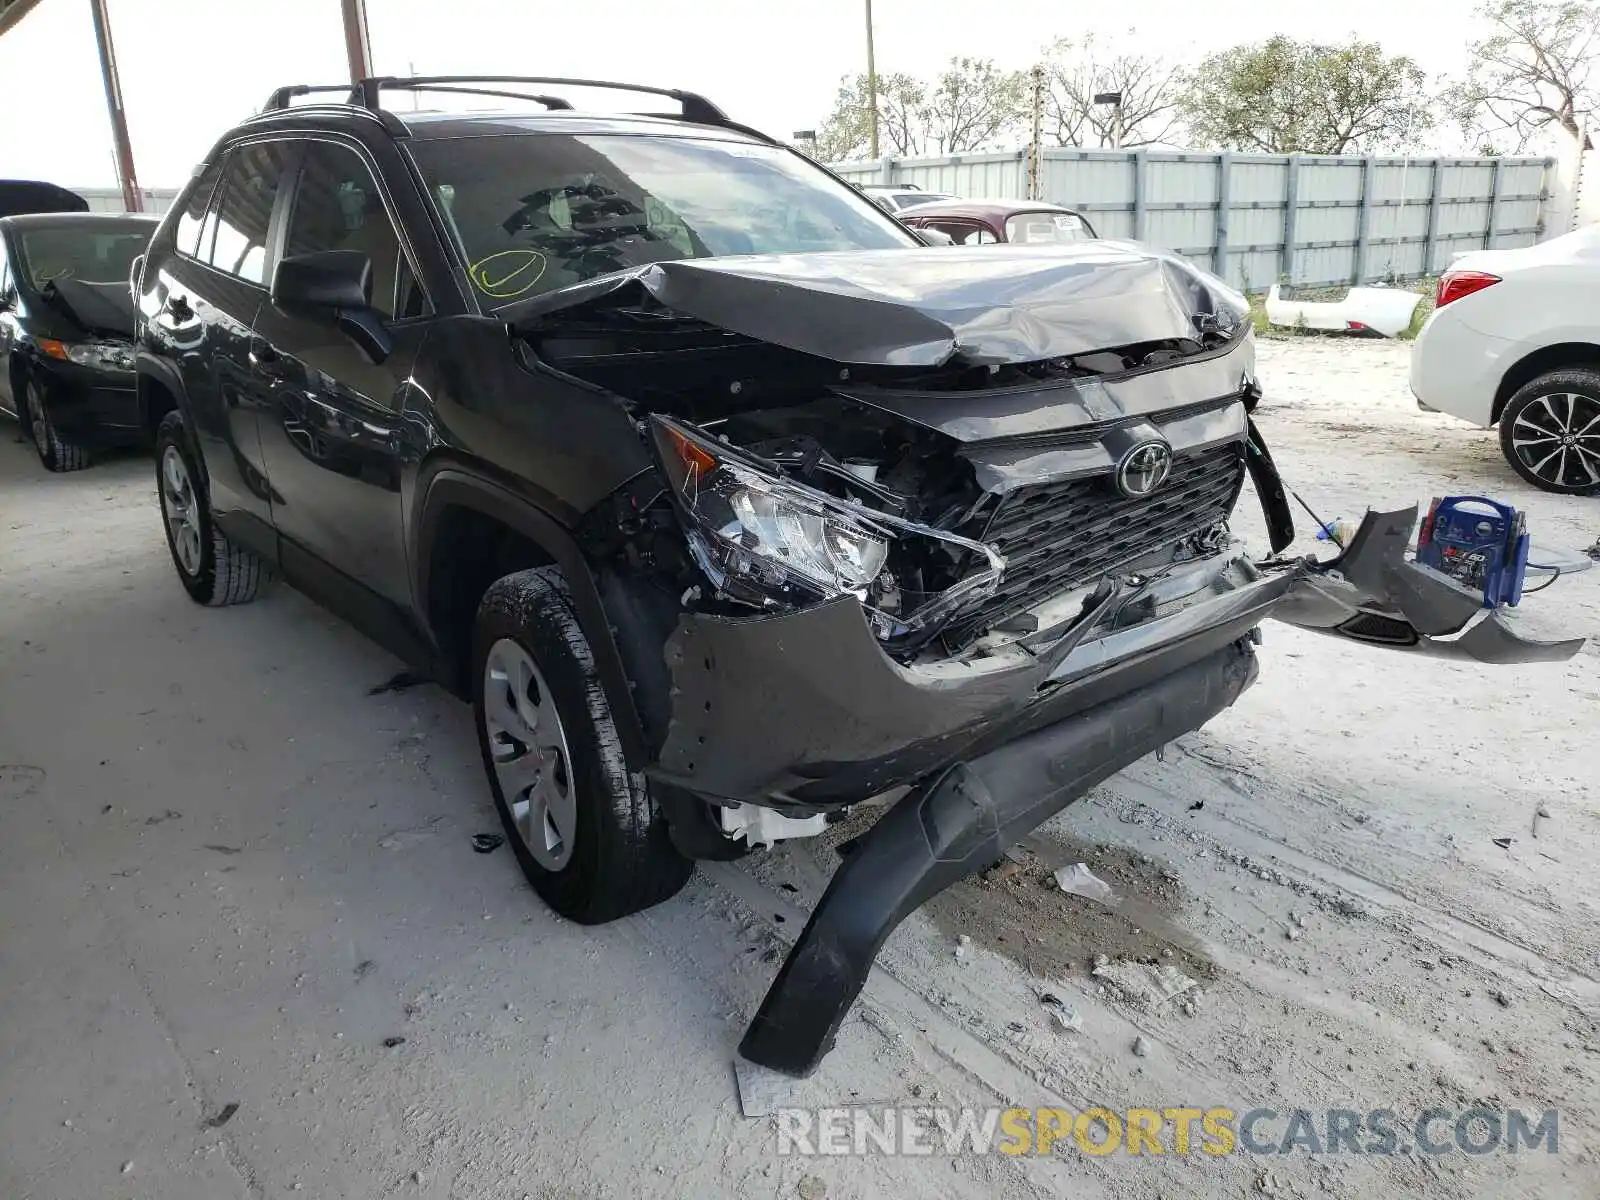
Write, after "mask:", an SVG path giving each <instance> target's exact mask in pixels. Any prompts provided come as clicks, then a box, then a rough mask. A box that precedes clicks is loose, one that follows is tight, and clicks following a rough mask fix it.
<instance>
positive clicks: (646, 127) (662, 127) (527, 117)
mask: <svg viewBox="0 0 1600 1200" xmlns="http://www.w3.org/2000/svg"><path fill="white" fill-rule="evenodd" d="M384 111H385V114H386V115H388V116H392V117H393V118H395V119H396V120H397V121H398V122H399V123H400V124H401V125H402V126H404V128H405V133H406V136H408V137H411V138H415V139H417V140H419V141H422V140H429V139H433V138H452V137H487V136H493V135H497V134H512V133H566V134H595V133H631V134H657V135H661V136H665V137H671V136H673V135H677V136H679V137H703V138H720V139H723V140H727V141H740V142H757V141H759V140H760V139H758V138H755V137H752V136H751V135H750V134H748V133H745V132H744V131H742V130H738V129H734V128H731V127H729V126H726V125H700V124H695V123H693V122H690V121H685V120H683V119H682V118H678V117H651V116H642V115H639V114H635V113H604V112H597V113H586V112H578V111H575V110H566V109H563V110H561V111H558V112H537V111H527V110H511V109H507V110H504V111H492V112H439V111H434V112H428V111H419V112H411V111H407V110H404V109H400V110H396V109H386V110H384ZM313 115H314V116H316V117H320V118H323V119H327V118H328V117H338V116H346V117H353V118H356V119H371V118H373V117H375V115H376V114H374V113H371V112H369V111H368V110H367V109H364V108H361V107H360V106H359V105H354V104H305V105H296V106H295V107H293V108H287V109H278V110H274V111H270V112H264V113H257V114H256V115H255V116H253V117H250V118H249V119H248V120H247V121H246V122H245V124H247V125H250V126H252V127H255V126H258V125H269V126H271V125H283V124H293V123H295V122H296V120H297V119H299V120H304V119H305V118H306V117H309V116H313Z"/></svg>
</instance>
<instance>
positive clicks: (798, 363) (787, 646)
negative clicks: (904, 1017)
mask: <svg viewBox="0 0 1600 1200" xmlns="http://www.w3.org/2000/svg"><path fill="white" fill-rule="evenodd" d="M513 323H514V326H515V328H516V329H517V331H518V333H519V334H520V336H521V337H522V338H523V339H524V341H525V342H526V344H527V345H528V346H529V347H530V349H531V350H532V352H533V354H534V355H535V356H536V358H537V362H538V365H539V366H540V367H541V369H546V370H554V371H557V372H559V373H560V374H562V375H563V376H564V377H566V378H567V379H569V380H576V381H578V382H580V383H581V384H583V385H584V386H587V387H589V388H594V389H599V390H602V391H604V392H606V393H608V394H610V395H612V396H614V397H615V398H616V399H617V401H618V402H619V403H621V404H623V405H625V406H626V407H627V408H628V410H629V411H630V412H631V413H632V414H633V415H634V416H635V418H636V422H637V425H638V428H639V430H640V434H641V436H642V437H644V438H646V439H647V441H648V443H649V445H650V446H651V448H652V450H653V451H654V456H655V462H656V464H657V468H658V469H657V471H656V472H655V473H654V474H652V475H651V476H650V477H648V478H641V479H640V480H637V481H636V486H633V487H631V488H629V489H627V490H626V492H625V494H623V495H620V496H619V497H618V498H617V504H616V507H615V510H614V511H609V512H607V513H605V514H602V518H603V519H601V520H600V521H598V522H597V524H598V525H599V526H601V527H603V530H604V532H603V533H601V534H597V535H596V545H603V547H604V553H605V554H606V555H607V556H609V557H611V558H612V559H614V560H615V561H616V562H617V563H618V564H620V565H621V566H620V569H623V570H626V571H628V572H631V573H633V574H634V575H636V576H640V577H648V578H649V579H651V580H652V581H654V583H655V584H656V585H657V587H658V590H659V592H660V593H661V594H663V595H667V596H670V597H672V598H674V601H675V603H674V610H673V612H672V614H671V620H670V622H668V625H667V627H668V628H669V629H670V632H669V633H667V634H666V635H665V636H664V639H663V641H662V643H660V644H659V645H658V646H656V647H655V649H654V650H652V651H651V653H658V654H659V656H660V657H663V658H664V659H665V662H666V665H667V667H668V669H669V671H670V696H669V697H666V698H663V705H662V707H664V708H665V709H666V710H667V712H668V717H667V720H666V722H665V727H664V729H662V730H661V731H660V733H661V736H659V737H658V738H657V739H656V744H655V746H654V761H653V762H652V763H651V765H650V768H649V770H650V773H651V775H652V776H653V777H654V778H655V779H656V781H657V782H658V783H660V784H663V785H667V786H668V787H669V788H671V789H675V790H677V791H680V792H683V793H689V794H692V795H694V796H697V797H700V798H702V799H703V800H705V801H706V802H708V803H709V805H710V806H712V809H713V811H715V812H717V813H719V814H720V827H721V829H722V830H723V831H724V832H725V833H728V834H730V835H732V834H738V835H739V836H741V837H742V838H744V839H745V841H746V842H747V843H748V844H757V843H766V844H770V843H771V842H772V841H774V840H777V838H779V837H782V836H798V835H803V834H808V833H815V832H818V831H819V830H820V828H821V822H822V820H823V819H824V818H825V816H826V815H827V814H829V813H831V812H834V811H837V810H840V809H842V808H844V807H846V806H849V805H851V804H855V803H859V802H861V801H863V800H866V799H869V798H871V797H874V796H878V795H881V794H882V793H884V792H887V791H889V790H891V789H894V788H896V787H901V786H908V787H911V788H912V791H911V792H910V794H909V795H908V796H906V797H905V798H904V799H903V800H901V801H900V802H899V803H898V805H897V806H896V808H895V809H894V810H892V811H891V812H890V814H888V816H886V817H885V818H884V819H883V820H881V821H880V822H879V824H878V825H877V826H875V827H874V829H873V830H872V831H871V832H870V833H869V834H868V835H866V836H865V837H864V838H863V839H862V848H861V849H860V850H858V856H859V858H858V860H857V861H856V862H852V863H848V864H847V865H846V867H845V868H842V869H841V872H840V876H839V877H838V878H837V879H836V880H835V883H834V886H833V887H830V889H829V893H828V895H827V896H825V897H824V900H823V901H822V903H821V904H820V905H819V907H818V909H817V911H816V912H815V913H814V915H813V918H812V922H811V925H810V926H808V928H807V931H806V934H805V935H803V936H802V938H801V942H800V944H799V945H797V946H796V949H795V951H794V954H792V955H791V957H790V961H789V963H788V964H786V966H785V968H784V972H783V974H782V975H781V976H780V979H779V982H778V983H777V984H775V985H774V988H773V991H772V993H771V994H769V996H768V999H767V1003H766V1004H764V1005H763V1009H762V1015H761V1016H760V1017H759V1018H758V1020H757V1023H756V1025H754V1026H752V1029H751V1032H750V1035H749V1037H747V1039H746V1045H745V1047H744V1050H745V1053H746V1054H747V1056H749V1057H750V1058H752V1059H753V1060H755V1061H758V1062H762V1063H765V1064H766V1065H770V1066H775V1067H778V1068H780V1069H783V1070H786V1071H790V1072H793V1073H800V1074H803V1073H805V1072H807V1071H809V1070H810V1069H811V1068H812V1067H814V1066H815V1065H816V1063H817V1061H818V1060H819V1059H820V1057H821V1055H822V1054H823V1053H824V1052H825V1050H826V1048H827V1045H828V1044H830V1043H831V1038H832V1036H833V1031H834V1030H835V1029H836V1028H837V1023H838V1020H839V1019H842V1016H843V1013H844V1011H845V1010H846V1009H847V1008H848V1006H849V1004H850V1003H851V1002H852V1001H853V999H854V996H855V994H856V992H857V991H859V989H860V986H861V985H862V983H863V982H864V980H865V976H866V970H867V967H868V966H869V965H870V962H871V959H872V956H873V954H874V953H875V952H876V949H877V945H878V944H879V943H880V942H881V940H882V938H883V937H884V936H886V935H887V933H888V932H889V931H890V930H891V929H892V928H893V927H894V925H895V924H896V923H898V921H899V920H900V919H902V918H903V917H904V916H905V915H906V914H907V913H909V912H910V911H911V910H912V909H914V908H915V907H916V906H917V905H918V904H920V903H921V902H922V900H923V899H925V898H926V896H927V895H931V894H932V893H933V892H934V891H937V890H938V889H939V888H942V887H944V886H946V885H947V884H948V883H950V882H953V881H954V880H955V879H957V878H960V877H961V875H963V874H965V873H967V872H968V871H971V870H974V869H977V868H979V867H981V866H983V865H986V863H987V862H988V861H992V859H993V857H995V856H996V855H998V854H999V853H1000V852H1001V851H1003V850H1004V849H1005V848H1006V846H1008V845H1010V844H1011V843H1012V842H1014V841H1015V840H1016V838H1017V837H1020V836H1021V835H1022V834H1024V833H1026V832H1028V831H1029V830H1031V829H1032V828H1033V827H1034V826H1036V825H1037V824H1038V823H1039V822H1040V821H1043V820H1044V819H1046V818H1047V817H1049V816H1050V815H1052V814H1053V813H1054V812H1056V811H1059V809H1061V808H1062V807H1064V806H1065V805H1066V804H1068V803H1070V802H1071V801H1072V800H1074V799H1076V798H1078V797H1079V796H1081V795H1082V794H1083V793H1084V791H1086V790H1087V789H1088V788H1089V787H1091V786H1093V784H1094V783H1096V782H1098V781H1099V780H1100V779H1103V778H1106V777H1107V776H1109V775H1111V774H1113V773H1115V772H1116V771H1118V770H1120V769H1122V768H1123V767H1124V766H1126V765H1128V764H1129V763H1130V762H1132V761H1134V760H1136V759H1137V758H1139V757H1141V756H1142V755H1144V754H1146V753H1148V752H1149V751H1150V750H1152V749H1155V748H1156V747H1158V746H1159V745H1161V744H1163V743H1164V742H1165V741H1168V740H1170V739H1171V738H1173V737H1176V736H1179V735H1181V734H1183V733H1186V732H1189V731H1190V730H1193V729H1195V728H1198V727H1199V726H1200V725H1202V724H1204V723H1205V722H1206V721H1208V720H1209V719H1211V718H1212V717H1213V716H1215V715H1216V714H1217V713H1218V712H1220V711H1222V710H1223V709H1224V708H1226V707H1227V706H1228V705H1229V704H1231V703H1233V701H1234V700H1235V699H1236V698H1237V697H1238V695H1240V694H1241V693H1242V692H1243V690H1244V689H1245V688H1246V687H1247V686H1248V685H1249V683H1250V682H1251V681H1252V680H1253V678H1254V676H1255V670H1256V668H1255V660H1254V648H1253V647H1254V643H1255V642H1256V641H1258V640H1259V633H1258V631H1257V627H1258V626H1259V625H1260V623H1261V622H1262V621H1263V620H1265V619H1266V618H1267V617H1278V618H1280V619H1282V620H1286V621H1289V622H1291V623H1294V624H1299V625H1303V626H1305V627H1308V628H1312V629H1317V630H1322V631H1326V632H1332V633H1337V634H1340V635H1342V636H1346V637H1349V638H1353V639H1356V640H1364V641H1369V642H1376V643H1381V644H1385V645H1401V646H1410V647H1420V648H1427V649H1430V650H1434V651H1438V652H1443V653H1454V654H1461V655H1465V656H1468V657H1473V658H1476V659H1479V660H1481V661H1489V662H1502V661H1528V660H1534V659H1544V658H1556V657H1563V658H1564V657H1568V656H1570V654H1572V653H1574V652H1575V651H1576V649H1577V646H1578V645H1581V643H1560V644H1557V645H1545V644H1541V643H1532V642H1527V641H1524V640H1522V639H1520V638H1518V637H1517V636H1516V635H1515V634H1514V633H1513V632H1512V631H1511V630H1510V629H1509V627H1508V626H1507V625H1506V624H1505V623H1504V622H1503V621H1501V620H1500V619H1499V618H1498V616H1497V614H1494V613H1483V612H1482V610H1481V605H1473V606H1469V605H1467V604H1466V603H1465V601H1463V599H1462V595H1460V594H1457V593H1458V592H1459V591H1460V589H1458V588H1456V587H1455V585H1453V584H1451V583H1450V582H1449V581H1447V580H1442V577H1435V576H1432V573H1430V572H1427V571H1426V570H1425V569H1423V568H1420V567H1417V566H1415V565H1414V564H1412V563H1411V562H1410V561H1409V560H1408V559H1407V557H1406V547H1407V545H1408V543H1409V538H1410V533H1411V529H1412V527H1413V526H1414V524H1415V520H1416V512H1415V510H1411V511H1409V512H1406V511H1402V512H1398V513H1380V514H1369V516H1368V518H1367V521H1366V522H1365V523H1364V524H1363V526H1362V528H1361V531H1360V532H1359V533H1358V534H1357V536H1356V538H1355V539H1354V540H1353V541H1352V543H1351V544H1350V546H1349V547H1348V549H1346V550H1345V552H1344V553H1343V554H1342V555H1341V556H1340V557H1339V558H1337V559H1334V560H1332V561H1329V562H1322V563H1319V562H1316V561H1315V560H1312V559H1307V558H1302V559H1284V558H1281V557H1273V558H1270V559H1265V560H1259V561H1258V560H1256V559H1255V558H1253V557H1251V556H1250V555H1249V554H1247V553H1246V552H1245V550H1244V548H1243V546H1242V544H1241V543H1240V542H1239V541H1238V540H1236V539H1235V538H1234V537H1233V535H1232V534H1231V533H1230V531H1229V528H1228V518H1229V515H1230V513H1231V512H1232V510H1233V508H1234V505H1235V504H1236V502H1237V500H1238V498H1239V496H1240V495H1241V493H1242V490H1243V487H1244V483H1245V480H1246V478H1247V477H1248V478H1249V479H1250V480H1251V481H1252V484H1253V486H1254V490H1255V492H1256V494H1257V496H1258V498H1259V499H1260V502H1261V503H1262V505H1263V507H1264V509H1265V512H1266V516H1267V526H1268V530H1269V534H1270V538H1271V543H1272V551H1273V554H1274V555H1278V554H1280V553H1281V552H1282V551H1283V550H1284V549H1285V548H1286V547H1287V545H1288V544H1289V543H1290V542H1291V541H1292V539H1293V523H1292V520H1291V518H1290V514H1289V511H1288V505H1287V501H1286V498H1285V497H1286V489H1285V488H1284V485H1283V483H1282V481H1281V480H1280V479H1279V478H1278V474H1277V471H1276V469H1275V467H1274V466H1273V463H1272V460H1271V457H1270V455H1269V454H1268V452H1267V450H1266V447H1265V445H1264V443H1263V442H1262V440H1261V437H1260V434H1259V431H1258V430H1257V429H1256V428H1255V426H1254V423H1253V421H1252V420H1251V416H1250V414H1251V412H1252V410H1253V409H1254V407H1255V404H1256V401H1257V400H1258V399H1259V396H1260V391H1259V388H1258V387H1257V385H1256V382H1255V377H1254V370H1255V368H1254V345H1253V340H1252V331H1251V326H1250V323H1249V320H1248V313H1247V306H1246V303H1245V301H1244V299H1243V297H1240V296H1238V295H1237V294H1235V293H1233V292H1232V291H1231V290H1229V289H1228V288H1227V287H1226V286H1225V285H1223V284H1222V283H1221V282H1220V281H1218V280H1216V279H1215V278H1213V277H1211V276H1209V275H1207V274H1206V273H1204V272H1202V271H1199V270H1198V269H1196V268H1194V267H1192V266H1191V265H1190V264H1188V263H1187V262H1185V261H1184V260H1182V259H1179V258H1176V257H1174V256H1171V255H1166V254H1163V253H1160V252H1156V251H1151V250H1148V249H1145V248H1142V247H1134V246H1125V245H1118V244H1115V243H1086V244H1085V245H1084V246H1083V247H1077V248H1070V249H1049V250H1024V249H1022V248H986V252H985V253H983V254H971V255H966V254H961V253H959V252H957V251H952V250H942V251H931V250H930V251H917V250H906V251H898V252H893V253H888V252H885V253H882V254H876V253H874V254H852V255H813V256H783V257H773V258H757V257H751V258H744V259H722V260H704V261H694V262H671V263H659V264H654V265H652V266H649V267H644V268H640V269H638V270H636V271H631V272H625V273H619V274H616V275H612V276H608V277H605V278H604V279H601V280H596V281H594V282H593V283H590V284H587V285H582V286H581V287H579V288H575V289H568V290H567V291H566V292H563V293H557V294H554V295H552V296H547V297H542V298H540V300H539V301H537V302H533V303H530V305H528V306H525V307H524V308H523V309H522V310H521V311H520V312H518V313H517V314H515V318H514V322H513ZM1469 598H1470V596H1469ZM1480 600H1481V598H1480ZM1469 609H1470V611H1469ZM1473 622H1476V624H1472V623H1473ZM1469 624H1471V625H1472V628H1470V629H1468V628H1467V627H1468V626H1469ZM1464 629H1465V630H1466V632H1465V633H1462V631H1463V630H1464ZM1457 635H1459V636H1457ZM752 813H757V814H761V815H760V818H759V819H756V818H754V817H752V815H751V814H752ZM768 814H770V819H769V817H768ZM674 836H675V837H676V836H678V831H677V830H675V831H674ZM1008 839H1009V840H1008ZM680 845H685V843H682V842H680ZM685 848H688V847H687V846H686V847H685ZM986 856H987V857H986ZM859 864H865V865H859Z"/></svg>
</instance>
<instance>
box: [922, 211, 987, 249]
mask: <svg viewBox="0 0 1600 1200" xmlns="http://www.w3.org/2000/svg"><path fill="white" fill-rule="evenodd" d="M922 223H923V224H924V225H926V226H927V227H928V228H930V229H937V230H938V231H939V232H940V233H944V234H949V236H950V239H951V240H952V241H953V242H955V244H956V245H958V246H992V245H994V244H995V243H996V242H998V241H999V240H1000V239H999V238H997V237H995V235H994V234H993V233H991V232H990V231H989V230H988V229H986V228H984V226H982V225H978V224H975V223H974V222H971V221H936V220H933V219H931V218H929V219H927V220H924V221H923V222H922Z"/></svg>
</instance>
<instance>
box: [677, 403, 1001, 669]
mask: <svg viewBox="0 0 1600 1200" xmlns="http://www.w3.org/2000/svg"><path fill="white" fill-rule="evenodd" d="M650 426H651V434H652V437H653V439H654V442H655V448H656V454H657V458H658V461H659V462H660V464H661V468H662V470H663V472H664V473H665V475H666V477H667V481H668V483H669V484H670V485H671V488H672V493H673V499H674V503H675V506H676V508H677V510H678V514H679V516H680V518H681V519H682V520H683V523H684V528H685V533H686V534H687V538H688V543H689V548H690V551H691V552H692V553H693V554H694V556H695V560H696V561H697V562H698V563H699V565H700V567H701V569H702V570H703V571H704V572H705V573H706V576H707V578H709V579H710V581H711V582H712V584H713V585H715V586H716V587H717V588H718V589H719V590H720V591H722V592H724V593H726V594H727V595H729V596H733V597H735V598H736V599H739V600H743V601H745V602H747V603H751V604H754V605H757V606H759V607H762V608H776V609H783V608H796V607H803V606H805V605H808V604H815V603H819V602H820V601H823V600H829V599H833V598H835V597H838V596H845V595H849V596H854V597H855V598H856V599H857V600H859V601H861V604H862V607H863V609H864V611H865V612H866V615H867V618H868V622H869V624H870V625H871V626H872V628H873V632H874V633H875V634H876V635H877V637H878V638H879V639H880V640H881V641H886V642H887V641H899V640H904V639H913V640H914V639H916V637H917V635H919V634H920V635H930V636H931V634H932V633H933V632H936V631H937V629H938V627H939V626H940V625H942V624H943V623H944V622H945V621H946V620H947V619H948V618H949V617H950V616H951V615H952V614H954V613H955V612H957V611H959V610H960V609H961V608H963V607H964V606H966V605H967V604H970V603H973V602H976V601H978V600H981V599H983V598H985V597H987V596H989V595H991V594H993V592H994V590H995V589H996V588H997V587H998V586H999V583H1000V575H1001V572H1002V571H1003V570H1004V568H1005V560H1004V559H1003V558H1001V557H1000V555H999V554H997V553H996V552H995V551H994V550H992V549H991V548H990V547H988V546H986V545H984V544H983V543H981V542H976V541H973V540H971V539H969V538H962V537H957V536H956V535H954V534H951V533H946V532H944V531H943V530H939V529H933V528H931V527H929V526H926V525H918V524H916V523H914V522H911V521H904V520H901V519H899V518H897V517H891V516H889V515H888V514H886V513H881V512H878V511H876V510H874V509H870V508H866V507H864V506H862V505H859V504H854V503H851V502H849V501H846V500H841V499H839V498H838V497H836V496H830V495H828V494H827V493H826V492H821V491H818V490H816V489H815V488H810V487H806V486H805V485H803V484H800V483H796V482H794V481H792V480H789V479H784V478H781V477H779V476H777V475H775V474H772V473H770V472H769V471H767V470H763V469H762V468H761V466H760V465H758V463H759V460H755V459H753V458H752V457H751V456H749V455H746V454H744V453H742V452H740V451H738V450H736V449H735V448H733V447H731V446H726V445H723V444H722V443H720V442H717V441H714V440H712V439H711V438H708V437H706V436H705V435H703V434H700V433H698V432H696V431H694V430H692V429H691V428H689V427H687V426H684V425H682V424H679V423H678V422H675V421H670V420H667V419H666V418H663V417H651V418H650ZM918 538H922V539H930V540H931V541H932V542H934V543H939V544H940V548H941V549H942V550H944V551H945V552H947V553H949V554H951V555H954V556H959V557H960V558H961V559H963V560H964V561H966V562H968V563H969V564H970V565H969V569H968V570H967V572H966V574H965V575H963V577H962V578H960V579H959V580H958V581H957V582H956V583H954V584H952V585H951V586H950V587H947V588H945V589H944V590H942V591H940V592H935V593H931V594H928V593H918V592H915V591H912V590H908V589H907V588H906V587H904V586H903V585H902V584H901V583H900V581H898V580H897V579H896V578H895V577H894V574H893V570H892V566H891V558H892V555H891V550H892V549H893V548H894V547H895V546H896V544H897V543H904V542H906V541H907V540H909V539H918Z"/></svg>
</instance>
